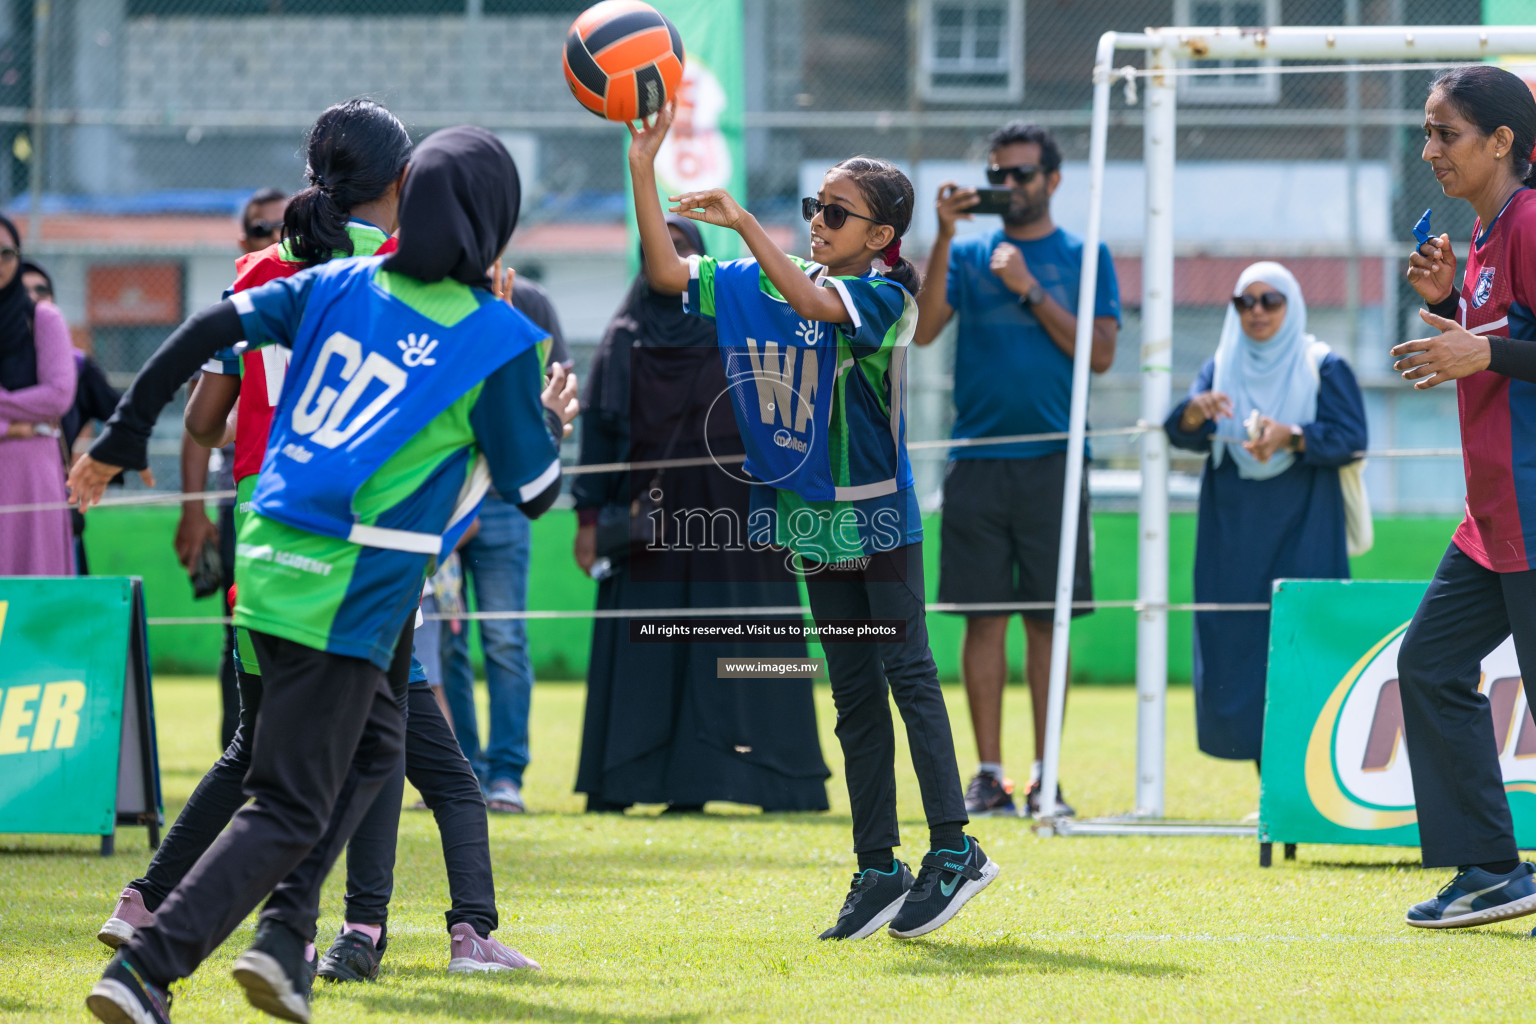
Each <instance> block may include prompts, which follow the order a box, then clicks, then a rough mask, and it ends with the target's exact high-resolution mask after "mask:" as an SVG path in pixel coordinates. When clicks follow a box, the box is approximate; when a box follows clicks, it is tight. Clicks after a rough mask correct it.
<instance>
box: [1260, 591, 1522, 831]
mask: <svg viewBox="0 0 1536 1024" xmlns="http://www.w3.org/2000/svg"><path fill="white" fill-rule="evenodd" d="M1424 588H1425V584H1423V583H1396V582H1391V583H1389V582H1370V581H1358V582H1352V581H1347V580H1279V581H1277V582H1276V583H1275V590H1274V601H1273V604H1272V609H1273V611H1272V613H1271V622H1270V632H1269V683H1268V693H1267V696H1266V700H1265V707H1264V769H1263V773H1262V779H1261V787H1262V788H1261V791H1260V797H1259V841H1260V842H1261V843H1356V844H1370V845H1382V846H1417V845H1418V843H1419V827H1418V823H1417V822H1418V819H1417V817H1416V813H1415V811H1414V800H1413V779H1412V776H1411V775H1410V773H1409V767H1408V765H1409V762H1408V757H1409V754H1410V751H1409V750H1408V748H1407V745H1406V743H1405V742H1404V739H1403V705H1402V700H1401V697H1400V695H1399V691H1398V677H1397V655H1398V649H1399V648H1400V647H1401V646H1402V642H1403V632H1404V631H1405V630H1406V629H1407V627H1408V621H1409V620H1410V619H1411V618H1413V613H1414V610H1415V609H1416V608H1418V605H1419V600H1420V599H1421V598H1422V597H1423V596H1424ZM1481 689H1482V692H1483V693H1484V694H1485V695H1486V696H1487V698H1488V703H1489V707H1490V712H1491V714H1492V715H1493V727H1494V735H1495V737H1496V738H1497V741H1498V744H1499V763H1500V765H1501V766H1502V767H1503V770H1504V789H1505V792H1507V793H1508V794H1509V804H1510V810H1511V811H1512V812H1513V814H1514V822H1515V839H1516V840H1517V841H1518V843H1519V844H1520V846H1521V847H1522V848H1525V849H1529V848H1532V847H1536V720H1533V718H1532V715H1531V709H1530V704H1529V702H1528V700H1527V698H1526V692H1525V688H1524V686H1523V685H1522V683H1521V678H1520V667H1519V665H1518V663H1517V662H1516V660H1515V650H1514V642H1513V641H1512V640H1505V642H1504V643H1503V645H1502V646H1500V647H1499V648H1498V649H1497V650H1495V651H1494V652H1493V653H1492V654H1490V655H1489V656H1488V657H1487V658H1485V659H1484V660H1483V681H1482V684H1481Z"/></svg>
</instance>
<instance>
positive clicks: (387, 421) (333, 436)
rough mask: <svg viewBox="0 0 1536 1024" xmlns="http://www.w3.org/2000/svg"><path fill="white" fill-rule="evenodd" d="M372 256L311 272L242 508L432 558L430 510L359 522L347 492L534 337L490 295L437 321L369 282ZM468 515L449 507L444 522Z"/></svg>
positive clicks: (470, 499)
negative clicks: (390, 525)
mask: <svg viewBox="0 0 1536 1024" xmlns="http://www.w3.org/2000/svg"><path fill="white" fill-rule="evenodd" d="M382 262H383V258H381V257H380V258H368V259H346V260H337V261H334V262H332V263H327V264H324V265H323V266H321V267H318V268H316V269H315V270H313V271H311V273H314V274H315V275H316V277H315V281H314V283H313V285H312V286H311V291H310V293H309V298H308V301H307V303H306V304H305V307H304V314H303V319H302V320H301V321H300V324H299V328H298V331H297V333H296V334H295V335H294V339H293V358H292V360H291V362H290V363H289V366H288V373H287V376H286V378H285V382H284V386H283V393H282V397H281V398H280V399H279V401H278V403H277V410H276V412H275V414H274V415H273V418H272V431H271V436H270V437H269V438H268V439H267V454H266V457H265V458H264V459H263V461H262V464H261V479H260V480H259V482H258V483H257V485H256V492H255V494H254V496H253V498H252V507H253V509H254V510H255V511H256V512H257V513H259V514H261V515H263V516H267V517H269V518H272V519H276V520H278V521H279V522H282V523H286V524H288V525H289V526H293V527H296V528H298V529H301V530H306V531H308V532H310V533H317V534H321V535H323V536H327V537H339V538H342V539H348V540H353V541H355V542H357V543H360V544H365V545H368V546H371V547H385V548H395V549H399V550H406V551H419V552H422V553H431V554H437V553H438V551H439V547H440V545H441V542H442V531H443V529H444V528H445V524H444V523H443V522H442V521H441V517H439V516H433V517H431V518H435V519H437V520H438V521H436V522H423V523H422V524H421V529H422V532H416V531H411V530H404V529H397V530H380V529H378V528H374V527H364V526H361V525H360V524H358V522H357V517H356V515H355V514H354V513H353V510H352V500H353V496H354V495H355V494H356V493H357V491H358V489H359V488H361V487H362V486H363V484H364V483H366V482H367V481H368V479H369V477H371V476H372V475H373V474H374V472H375V471H376V470H378V468H379V467H380V466H382V465H383V464H384V463H385V462H386V461H388V460H389V458H390V457H391V456H392V455H394V454H395V453H396V452H397V451H399V450H400V448H401V447H402V446H403V445H404V444H405V443H406V442H407V441H409V440H410V439H411V438H412V437H414V436H415V435H416V434H417V433H418V432H419V431H421V430H422V429H423V428H424V427H426V425H427V424H428V423H430V422H432V420H433V419H435V418H436V417H437V416H438V414H439V413H441V412H443V411H444V410H445V409H447V408H448V407H449V406H451V405H452V404H453V403H454V402H456V401H458V400H459V398H461V397H463V395H464V394H466V393H467V392H468V391H469V390H470V389H471V388H473V387H474V386H475V385H477V384H479V383H480V382H481V381H483V380H484V379H485V378H487V377H489V376H490V375H491V374H492V373H494V372H495V371H496V370H497V369H499V368H500V367H501V366H502V365H504V364H506V363H508V362H510V361H511V360H513V359H515V358H516V357H517V356H519V355H521V354H522V353H523V352H525V351H527V350H528V349H529V348H531V347H533V346H534V345H536V344H537V343H538V342H539V341H541V340H542V339H543V338H544V337H546V332H544V331H542V330H540V329H539V328H538V327H537V326H535V325H534V324H533V322H532V321H531V320H529V319H528V318H527V317H525V316H524V315H523V314H522V313H519V312H518V311H516V310H514V309H513V308H512V307H511V306H509V305H507V304H506V303H505V302H499V301H497V302H489V301H488V302H483V303H482V304H481V305H480V306H479V308H478V309H476V310H475V311H474V312H472V313H470V314H469V315H468V316H466V317H464V319H462V320H460V321H459V322H458V323H456V324H454V325H453V326H452V327H447V326H444V325H443V324H441V323H439V322H438V321H436V320H433V319H431V318H430V317H427V316H425V315H423V314H422V313H420V312H418V311H417V310H415V309H413V308H412V307H411V306H409V305H407V304H406V303H405V302H403V301H401V300H400V299H398V298H396V297H394V296H392V295H390V294H389V293H388V292H386V291H384V290H383V289H382V288H381V287H379V286H378V285H377V284H375V283H374V274H375V272H376V271H377V270H378V267H379V265H380V264H381V263H382ZM475 477H476V478H477V482H478V490H479V493H478V494H473V495H472V496H470V495H461V502H460V505H461V508H470V507H473V506H474V505H478V502H479V498H480V496H481V495H483V494H484V490H485V484H486V482H488V474H486V473H485V472H477V473H476V474H475ZM466 490H468V488H467V489H466ZM466 501H467V504H466ZM468 521H469V520H468V517H467V516H466V515H464V514H462V513H461V512H460V511H458V510H456V511H455V513H454V515H453V516H452V517H451V519H450V522H451V523H456V524H466V525H467V523H468ZM450 532H451V531H450Z"/></svg>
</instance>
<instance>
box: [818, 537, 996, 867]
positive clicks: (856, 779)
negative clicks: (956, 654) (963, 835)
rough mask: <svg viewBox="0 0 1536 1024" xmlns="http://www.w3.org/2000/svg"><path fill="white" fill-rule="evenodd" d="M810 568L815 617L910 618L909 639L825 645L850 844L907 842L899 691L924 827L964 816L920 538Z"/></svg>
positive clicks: (874, 846)
mask: <svg viewBox="0 0 1536 1024" xmlns="http://www.w3.org/2000/svg"><path fill="white" fill-rule="evenodd" d="M804 570H805V573H806V576H805V588H806V592H807V593H808V594H809V596H810V599H811V613H812V615H813V616H814V617H815V619H816V622H817V623H818V624H821V623H825V622H829V621H832V620H836V619H852V620H859V621H867V620H870V619H888V620H898V621H902V622H905V624H906V638H905V639H904V640H901V641H899V642H893V643H875V642H869V641H862V642H854V643H838V642H831V643H825V644H823V648H822V649H823V650H824V651H826V655H827V674H828V675H829V676H830V677H831V683H832V701H833V703H834V704H836V705H837V739H838V742H839V743H841V744H842V747H843V773H844V774H845V775H846V776H847V780H848V802H849V803H850V804H851V805H852V808H853V849H854V852H855V853H863V852H869V851H875V850H882V849H887V848H889V847H893V846H900V845H901V835H900V832H899V831H898V829H897V826H896V734H895V728H894V725H893V723H892V721H891V706H890V697H894V698H895V699H896V707H897V709H898V710H899V711H900V712H901V719H902V721H903V722H905V723H906V726H907V743H908V745H909V747H910V748H911V751H912V767H913V768H914V769H915V770H916V771H917V785H918V789H919V790H921V792H922V797H923V812H924V814H925V816H926V817H927V819H928V827H929V828H934V827H935V826H938V825H948V824H964V823H965V822H966V821H967V820H968V818H967V817H966V813H965V794H964V793H963V792H962V790H961V788H960V768H959V765H958V764H957V763H956V761H955V740H954V735H953V733H952V732H951V731H950V727H949V711H948V709H946V708H945V706H944V693H943V691H942V690H941V689H940V688H939V673H938V669H937V668H936V667H935V666H934V663H933V654H932V652H931V651H929V649H928V625H927V622H926V620H925V618H924V601H923V546H922V544H921V543H917V544H909V545H907V546H906V547H901V548H896V549H895V550H894V551H886V552H882V553H880V554H877V555H873V556H871V557H870V559H869V561H868V564H867V565H865V566H864V567H862V568H832V567H830V566H823V565H819V564H817V563H814V562H804ZM887 686H889V693H890V696H889V697H888V696H887Z"/></svg>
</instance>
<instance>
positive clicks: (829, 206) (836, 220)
mask: <svg viewBox="0 0 1536 1024" xmlns="http://www.w3.org/2000/svg"><path fill="white" fill-rule="evenodd" d="M818 213H819V214H821V221H822V223H823V224H825V225H826V226H827V227H828V228H830V229H831V230H833V231H836V230H837V229H838V228H840V227H842V226H843V225H844V224H846V223H848V218H849V217H857V218H859V220H867V221H869V222H870V223H871V224H883V223H885V222H884V221H878V220H875V218H873V217H866V216H864V215H863V214H862V213H854V212H853V211H852V210H847V209H844V208H843V207H841V206H838V205H837V204H836V203H824V202H822V201H821V200H819V199H816V198H814V197H812V196H806V197H805V198H804V199H802V200H800V216H802V217H804V218H805V222H806V223H807V224H809V223H810V222H811V221H812V220H814V219H815V218H816V215H817V214H818Z"/></svg>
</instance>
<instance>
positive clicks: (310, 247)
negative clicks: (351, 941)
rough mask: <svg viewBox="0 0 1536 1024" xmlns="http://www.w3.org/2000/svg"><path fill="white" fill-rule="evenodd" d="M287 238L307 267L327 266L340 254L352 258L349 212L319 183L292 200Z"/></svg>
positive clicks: (286, 223)
mask: <svg viewBox="0 0 1536 1024" xmlns="http://www.w3.org/2000/svg"><path fill="white" fill-rule="evenodd" d="M283 238H284V239H285V240H286V241H287V242H288V248H289V250H290V251H292V253H293V254H294V255H295V256H297V257H298V258H299V259H301V260H303V261H304V262H305V263H324V262H325V261H326V260H328V259H330V258H331V255H332V254H333V253H336V252H342V253H346V254H347V255H349V256H350V255H351V254H352V236H351V235H349V234H347V211H345V210H343V209H340V208H339V207H338V206H337V205H336V203H335V202H334V201H333V200H332V199H331V197H330V196H328V195H326V193H325V189H324V188H323V187H321V186H320V185H319V184H318V183H316V184H312V185H310V186H309V187H308V188H306V189H305V190H304V191H302V192H300V193H298V194H297V195H295V196H294V197H293V198H292V199H290V200H288V206H287V208H286V209H285V210H283Z"/></svg>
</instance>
